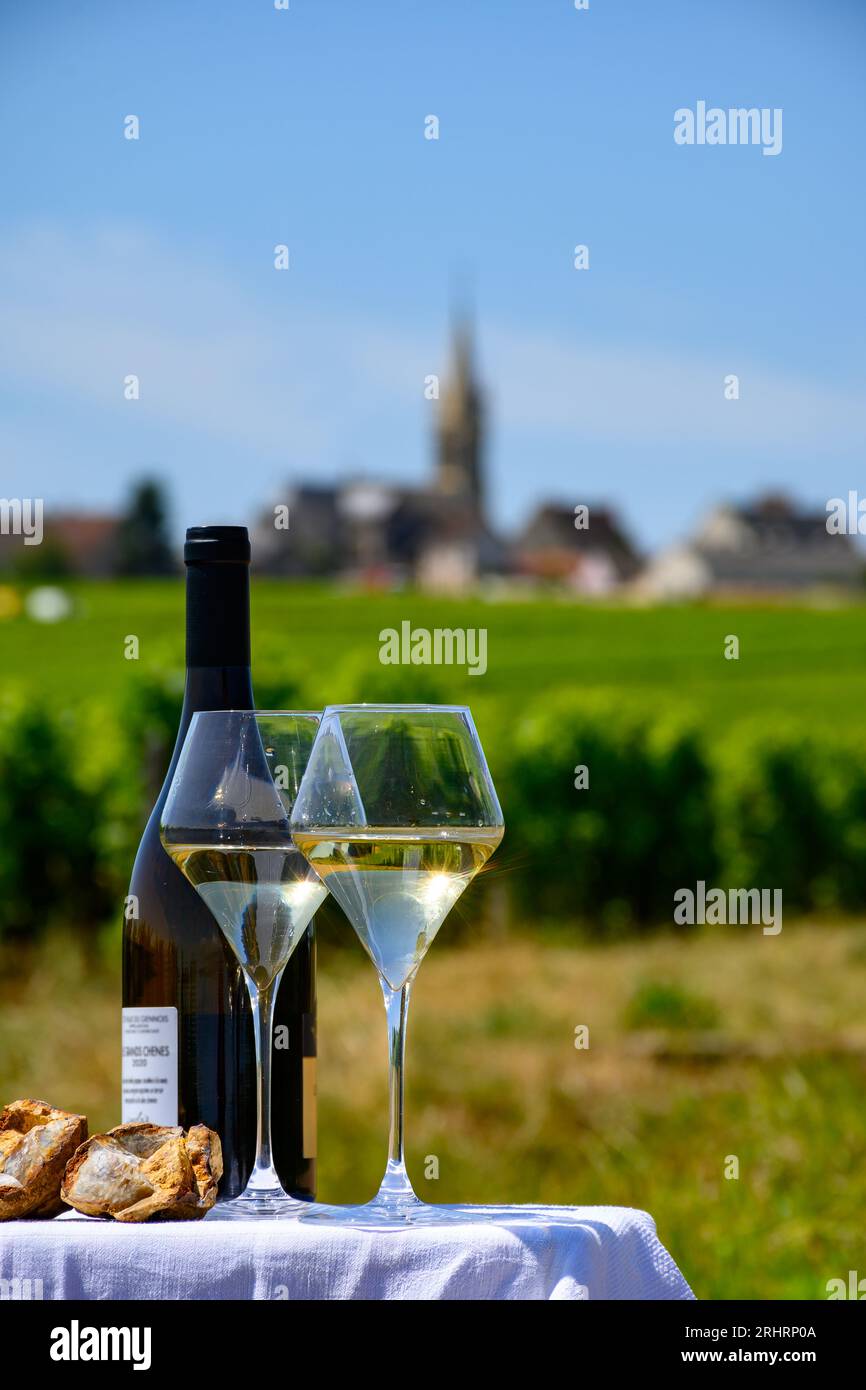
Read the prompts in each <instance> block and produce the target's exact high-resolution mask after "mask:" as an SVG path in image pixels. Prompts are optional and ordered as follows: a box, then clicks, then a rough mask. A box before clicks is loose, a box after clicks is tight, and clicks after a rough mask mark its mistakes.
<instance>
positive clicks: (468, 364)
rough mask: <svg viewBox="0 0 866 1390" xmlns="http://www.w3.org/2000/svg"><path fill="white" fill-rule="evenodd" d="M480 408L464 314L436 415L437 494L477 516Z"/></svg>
mask: <svg viewBox="0 0 866 1390" xmlns="http://www.w3.org/2000/svg"><path fill="white" fill-rule="evenodd" d="M483 423H484V422H483V406H482V400H481V392H480V389H479V387H478V383H477V381H476V378H475V368H474V353H473V335H472V325H471V323H470V321H469V319H468V317H467V316H466V314H465V313H461V314H460V315H459V316H458V317H457V319H456V322H455V326H454V331H453V347H452V365H451V370H450V373H449V376H448V380H447V381H446V384H445V389H444V391H443V394H442V400H441V406H440V412H439V439H438V460H437V469H436V487H437V491H439V492H440V493H443V494H445V495H446V496H449V497H454V498H458V499H460V500H461V501H463V502H465V503H466V505H467V507H470V508H471V509H472V511H473V512H474V513H475V515H476V516H479V517H480V515H481V512H482V507H483V501H484V496H483V479H482V443H483Z"/></svg>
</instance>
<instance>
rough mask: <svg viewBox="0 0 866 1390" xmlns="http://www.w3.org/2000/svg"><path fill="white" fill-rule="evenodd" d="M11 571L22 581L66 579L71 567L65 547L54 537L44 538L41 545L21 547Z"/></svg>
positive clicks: (70, 572)
mask: <svg viewBox="0 0 866 1390" xmlns="http://www.w3.org/2000/svg"><path fill="white" fill-rule="evenodd" d="M11 571H12V573H13V574H14V575H15V577H16V579H21V580H24V581H29V580H33V581H34V582H36V581H37V580H43V579H68V578H69V576H70V575H71V574H72V565H71V563H70V560H69V555H68V553H67V551H66V548H65V546H64V545H63V544H62V542H61V541H59V540H57V539H56V538H55V537H54V536H50V535H49V536H46V537H45V539H44V540H43V542H42V544H41V545H35V546H32V547H31V546H27V545H22V546H21V548H20V549H19V550H18V551H17V553H16V555H15V558H14V560H13V561H12V566H11Z"/></svg>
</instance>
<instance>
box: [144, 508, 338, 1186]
mask: <svg viewBox="0 0 866 1390" xmlns="http://www.w3.org/2000/svg"><path fill="white" fill-rule="evenodd" d="M184 561H185V563H186V570H187V581H186V583H187V589H186V665H187V671H186V688H185V691H184V700H183V709H182V712H181V717H180V728H179V729H178V735H177V741H176V743H175V747H174V753H173V755H172V758H171V763H170V765H169V769H168V772H167V774H166V778H165V782H164V783H163V787H162V790H161V792H160V794H159V797H158V799H157V802H156V805H155V806H154V808H153V811H152V812H151V815H150V819H149V820H148V822H147V826H146V827H145V831H144V834H143V836H142V839H141V844H140V845H139V849H138V854H137V855H136V859H135V864H134V866H133V870H132V879H131V882H130V886H129V895H128V897H127V899H126V904H125V910H124V924H123V1044H122V1077H123V1081H122V1086H123V1119H124V1122H127V1121H134V1120H148V1121H150V1122H151V1123H154V1124H181V1125H183V1126H184V1127H185V1128H186V1127H188V1126H189V1125H191V1124H197V1123H203V1124H206V1125H209V1126H210V1128H211V1129H215V1130H216V1131H217V1133H218V1134H219V1136H220V1140H221V1141H222V1149H223V1162H224V1177H223V1181H222V1183H221V1186H220V1195H221V1196H225V1197H233V1196H236V1195H237V1194H238V1193H239V1192H241V1191H242V1190H243V1187H244V1184H245V1183H246V1180H247V1176H248V1174H249V1171H250V1169H251V1167H252V1163H253V1159H254V1157H255V1141H256V1072H255V1048H254V1041H253V1024H252V1012H251V1009H250V1003H249V997H248V995H247V990H246V986H245V983H244V979H243V975H242V972H241V969H240V966H239V965H238V963H237V961H236V959H235V957H234V955H233V954H232V952H231V949H230V947H229V946H228V944H227V943H226V941H225V938H224V937H223V935H222V932H221V931H220V930H219V927H218V926H217V924H216V922H215V921H214V919H213V917H212V915H211V913H210V912H209V911H208V909H207V908H206V907H205V905H204V903H203V902H202V901H201V899H200V897H199V895H198V894H197V893H196V891H195V889H194V888H193V887H192V886H191V884H189V883H188V882H187V880H186V879H185V878H184V876H183V874H182V873H181V872H180V870H179V869H178V868H177V866H176V865H175V864H173V863H172V861H171V859H170V858H169V856H168V855H167V854H166V852H165V850H164V849H163V847H162V843H161V841H160V838H159V820H160V815H161V813H162V808H163V805H164V803H165V799H166V797H167V795H168V788H169V785H170V783H171V779H172V776H173V774H174V769H175V766H176V764H177V760H178V758H179V756H180V750H181V747H182V746H183V741H184V738H185V736H186V732H187V729H188V728H189V724H190V721H191V719H192V717H193V715H194V714H195V712H196V711H197V710H208V709H253V708H254V702H253V690H252V681H251V677H250V609H249V563H250V543H249V537H248V535H247V532H246V528H245V527H243V526H193V527H191V528H190V529H189V530H188V531H187V533H186V545H185V547H184ZM315 967H316V946H315V925H314V923H312V922H311V923H310V926H309V927H308V928H307V931H306V932H305V934H304V937H303V940H302V941H301V942H300V944H299V945H298V947H297V949H296V950H295V951H294V953H293V955H292V957H291V959H290V960H289V962H288V965H287V966H286V969H285V972H284V974H283V979H282V982H281V984H280V988H279V992H278V994H277V1002H276V1010H275V1018H274V1040H273V1041H274V1051H273V1065H272V1072H271V1076H272V1082H271V1084H272V1130H273V1133H272V1146H273V1154H274V1163H275V1166H276V1168H277V1172H278V1173H279V1175H280V1180H281V1182H282V1184H283V1186H284V1187H285V1189H286V1191H287V1192H290V1193H292V1195H293V1196H296V1197H306V1198H310V1199H312V1198H313V1197H314V1196H315V1183H316V1158H315V1155H316V1099H315V1096H316V1076H315V1066H316V1062H315V1054H316V994H315V989H316V984H315V979H316V976H315Z"/></svg>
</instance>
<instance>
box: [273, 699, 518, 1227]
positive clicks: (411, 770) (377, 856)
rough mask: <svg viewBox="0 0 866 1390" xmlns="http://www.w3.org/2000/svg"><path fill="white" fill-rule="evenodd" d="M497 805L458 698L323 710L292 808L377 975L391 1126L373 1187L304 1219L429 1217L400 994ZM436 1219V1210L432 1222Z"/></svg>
mask: <svg viewBox="0 0 866 1390" xmlns="http://www.w3.org/2000/svg"><path fill="white" fill-rule="evenodd" d="M503 831H504V826H503V820H502V811H501V809H500V806H499V802H498V800H497V797H496V791H495V789H494V786H493V782H492V780H491V777H490V773H489V771H488V769H487V764H486V762H485V759H484V753H483V751H482V748H481V744H480V741H479V739H478V735H477V733H476V731H475V726H474V723H473V721H472V716H471V714H470V712H469V710H468V709H466V708H465V707H463V706H457V705H453V706H441V705H439V706H433V705H333V706H329V707H328V708H327V709H326V710H325V712H324V714H323V715H322V721H321V724H320V726H319V731H318V734H317V736H316V741H315V744H314V746H313V749H312V752H311V754H310V758H309V761H308V763H307V768H306V771H305V773H304V776H303V778H302V780H301V784H300V787H299V789H298V794H297V797H296V799H295V802H294V807H293V811H292V832H293V835H294V840H295V844H296V845H297V847H298V849H299V850H300V851H301V853H302V854H303V855H304V856H305V858H306V859H307V861H308V862H309V864H310V865H311V866H312V868H313V869H314V870H315V871H316V873H317V875H318V876H319V878H320V879H321V880H322V882H323V883H324V885H325V887H326V888H327V889H328V890H329V891H330V892H331V894H332V896H333V897H334V898H335V900H336V901H337V902H338V903H339V905H340V907H341V908H342V909H343V911H344V913H345V914H346V916H347V917H348V919H349V921H350V922H351V924H352V926H353V927H354V929H355V931H356V933H357V935H358V937H359V939H360V941H361V944H362V945H363V947H364V949H365V950H366V952H367V954H368V955H369V956H370V959H371V960H372V961H373V964H374V965H375V967H376V970H377V971H378V974H379V979H380V983H381V986H382V991H383V994H384V997H385V1005H386V1011H387V1015H388V1030H389V1055H390V1063H391V1084H390V1096H391V1131H390V1139H389V1156H388V1167H387V1170H386V1174H385V1178H384V1180H383V1183H382V1186H381V1188H380V1190H379V1193H378V1195H377V1196H376V1197H375V1198H374V1199H373V1201H372V1202H370V1203H367V1204H365V1205H364V1206H361V1207H350V1208H327V1209H319V1210H318V1211H315V1212H311V1213H308V1214H307V1219H311V1220H312V1219H315V1220H333V1221H341V1222H346V1223H349V1224H355V1225H398V1226H402V1225H405V1224H407V1223H409V1222H413V1221H420V1220H428V1219H432V1218H431V1213H433V1214H434V1216H435V1213H436V1211H437V1209H436V1208H430V1207H428V1206H427V1205H426V1204H425V1203H423V1202H421V1201H419V1199H418V1198H417V1197H416V1196H415V1193H414V1192H413V1191H412V1187H411V1184H410V1182H409V1177H408V1174H407V1173H406V1168H405V1162H404V1157H403V1058H404V1049H405V1027H406V1013H407V1008H408V1001H409V991H410V988H411V984H412V981H413V979H414V977H415V974H416V972H417V970H418V967H419V965H420V963H421V961H422V960H423V958H424V955H425V954H426V952H427V950H428V949H429V946H430V944H431V942H432V941H433V939H434V937H435V936H436V934H437V932H438V931H439V929H440V927H441V925H442V923H443V922H444V920H445V918H446V917H447V915H448V913H449V912H450V911H451V908H452V907H453V906H454V904H455V903H456V902H457V900H458V898H459V897H460V896H461V894H462V893H463V892H464V891H465V889H466V888H467V887H468V886H469V884H470V883H471V882H472V880H473V879H474V878H475V876H476V874H477V873H478V872H479V870H480V869H482V868H483V866H484V865H485V864H486V862H487V860H488V859H489V858H490V856H491V854H492V853H493V851H494V850H495V848H496V846H497V845H498V844H499V841H500V840H501V839H502V835H503ZM440 1219H441V1218H440Z"/></svg>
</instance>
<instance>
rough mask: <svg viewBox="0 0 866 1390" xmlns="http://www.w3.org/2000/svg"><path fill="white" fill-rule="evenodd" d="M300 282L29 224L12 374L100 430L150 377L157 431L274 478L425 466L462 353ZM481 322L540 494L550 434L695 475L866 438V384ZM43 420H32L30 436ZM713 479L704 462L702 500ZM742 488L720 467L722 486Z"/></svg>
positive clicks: (109, 237) (8, 355) (508, 427)
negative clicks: (427, 433) (649, 455)
mask: <svg viewBox="0 0 866 1390" xmlns="http://www.w3.org/2000/svg"><path fill="white" fill-rule="evenodd" d="M292 276H293V272H292V271H289V272H288V273H287V274H286V275H283V274H280V273H278V272H275V271H273V270H270V269H269V267H268V266H267V264H266V263H263V268H262V271H261V275H260V277H259V278H258V279H256V280H248V281H246V282H243V283H242V282H240V281H239V280H238V279H237V278H236V276H235V275H233V274H232V271H231V270H230V269H229V268H228V267H224V266H221V265H219V264H216V263H214V261H213V260H211V259H209V258H208V257H207V256H206V255H205V254H202V255H201V256H200V257H197V256H195V255H194V254H186V255H185V256H180V255H178V254H177V253H176V252H175V251H174V250H172V249H170V248H168V247H166V246H165V245H164V244H163V243H161V242H160V241H159V240H158V239H156V238H154V237H152V236H150V235H148V234H146V233H144V232H141V231H139V230H137V229H135V228H129V227H103V228H100V229H95V230H93V231H92V232H91V233H89V234H86V235H85V234H81V235H79V236H77V237H76V236H72V235H70V234H69V232H68V231H66V230H65V229H62V228H60V227H42V228H36V229H32V228H31V229H30V230H29V231H28V232H27V233H26V234H24V233H22V234H20V235H19V236H18V237H17V238H16V239H11V240H8V241H7V243H6V245H4V246H0V294H2V298H3V301H4V303H5V309H4V318H5V331H4V334H3V336H2V339H0V368H2V372H3V375H4V378H5V380H6V382H7V384H8V383H18V384H20V385H23V386H25V387H26V389H27V392H28V395H29V396H30V398H31V399H35V400H37V401H38V400H40V399H42V401H43V402H44V408H43V411H42V414H43V416H44V417H45V418H46V419H48V418H50V419H53V420H54V421H55V422H56V421H57V420H58V419H62V417H63V413H64V409H65V408H69V410H70V413H73V412H74V414H75V417H76V419H77V421H78V423H79V428H81V420H82V416H83V417H84V418H85V419H86V418H87V416H88V412H89V411H90V410H91V409H92V410H93V412H95V413H94V416H93V433H94V435H98V433H99V429H100V426H101V425H103V424H104V423H105V422H106V421H111V420H116V421H120V420H125V419H128V418H129V417H128V415H127V416H126V417H123V416H122V414H121V412H124V411H127V412H128V411H129V409H130V406H129V405H128V403H126V402H125V401H124V399H123V389H122V383H123V379H124V377H125V376H126V375H127V374H129V373H135V374H136V375H138V376H139V377H140V379H141V401H140V402H139V405H138V406H136V407H133V408H135V409H138V408H140V409H141V412H142V413H141V417H140V418H141V421H142V423H143V424H144V423H146V422H150V423H152V424H155V425H157V426H159V427H163V428H168V429H170V430H183V431H184V432H185V433H186V435H187V437H189V436H191V437H193V438H196V437H198V438H199V439H200V440H201V442H202V445H203V446H206V445H207V444H208V442H209V441H213V440H216V439H218V440H220V441H221V443H222V444H223V445H226V444H227V445H229V446H236V449H237V452H238V453H241V452H242V455H243V456H244V457H250V456H252V457H255V458H257V459H258V460H259V462H260V463H262V464H263V465H264V472H265V473H266V474H267V475H268V476H269V477H276V476H279V475H281V474H283V473H288V472H292V471H293V470H294V469H295V468H296V467H297V466H298V465H300V466H301V467H302V468H304V469H306V470H307V471H309V470H315V471H321V470H324V471H327V472H331V473H333V472H334V471H336V470H337V469H338V468H339V467H341V466H344V465H345V464H346V462H347V461H351V462H353V463H354V464H355V466H362V467H366V468H369V469H370V470H371V471H377V470H384V471H385V472H387V473H391V474H393V473H395V472H397V471H399V469H400V467H401V464H402V462H403V461H404V460H405V458H406V457H407V456H409V455H410V454H411V455H413V456H414V457H415V458H416V459H419V458H420V449H419V442H418V436H419V433H420V431H421V429H423V424H422V423H421V422H422V421H423V418H424V417H423V405H422V401H423V394H422V393H423V381H424V378H425V376H426V375H427V374H428V373H430V372H436V371H438V372H443V371H444V370H445V369H446V363H445V361H444V360H443V354H444V352H445V349H446V346H447V344H445V343H444V342H443V341H442V340H441V339H440V338H438V337H437V336H436V335H435V333H434V334H433V335H432V336H431V333H429V332H427V331H426V329H425V328H424V327H420V326H414V325H413V326H412V327H411V328H407V326H406V323H405V321H401V322H399V323H394V322H391V323H389V322H385V321H381V322H370V321H369V320H368V319H362V318H360V317H359V316H358V314H357V313H356V312H353V311H352V310H351V308H347V309H346V311H345V312H335V311H334V310H333V308H331V309H330V310H329V311H327V312H322V311H320V310H319V309H317V308H314V307H312V306H311V305H310V304H309V303H306V302H303V300H302V294H303V286H302V282H298V281H296V280H294V279H293V278H292ZM479 331H480V340H481V365H482V373H483V376H484V378H485V382H486V385H487V386H488V389H489V391H490V394H491V396H492V397H493V410H494V418H495V425H496V438H497V443H498V445H499V446H500V447H501V448H502V449H503V452H505V453H507V451H508V442H509V439H510V438H512V437H514V438H519V437H521V436H522V437H525V436H526V434H527V432H529V433H531V436H532V438H533V439H534V440H536V441H537V442H538V445H539V450H538V452H539V457H540V460H541V461H540V465H539V468H538V472H537V477H535V476H534V477H533V479H531V480H528V481H527V480H525V479H524V480H523V481H522V483H521V489H522V491H521V496H522V497H523V499H524V504H525V502H526V500H527V499H528V497H529V494H528V492H527V489H528V488H530V486H532V485H534V486H536V487H539V488H544V490H545V491H549V490H551V489H552V487H553V485H554V483H555V479H554V478H552V477H551V476H550V470H547V472H545V465H544V462H543V459H544V453H545V445H546V444H547V445H550V446H551V447H552V446H554V445H555V446H556V447H558V448H559V449H560V451H561V450H562V448H563V446H564V447H566V448H568V447H570V445H571V444H575V445H577V444H580V443H581V442H583V443H589V444H591V445H594V446H613V447H626V448H628V449H631V448H633V449H634V450H635V454H636V455H637V454H639V453H640V451H646V450H655V451H656V456H657V455H658V451H659V450H660V449H661V450H667V449H670V450H671V451H676V450H679V453H680V456H681V457H684V456H688V454H689V451H691V450H693V451H694V461H695V462H694V467H695V471H696V472H698V471H700V470H701V469H702V468H703V466H704V465H703V460H704V458H705V457H706V456H707V455H708V454H712V455H713V456H714V457H715V458H716V459H718V457H719V449H720V447H721V448H722V449H725V450H728V451H729V452H730V457H731V459H735V458H737V457H739V456H741V455H742V454H743V452H744V451H748V453H749V454H750V455H751V457H752V458H753V459H754V458H764V459H765V460H766V461H767V463H768V464H773V465H775V463H776V462H777V461H782V462H784V461H785V460H796V459H799V460H804V459H813V460H815V462H816V464H817V462H818V461H819V460H820V458H822V457H827V456H828V454H832V453H833V452H834V451H840V452H848V453H849V454H850V453H851V452H852V451H853V450H856V449H861V448H862V447H863V445H864V444H866V405H864V403H863V401H862V399H861V397H860V395H859V394H855V393H854V392H853V390H852V391H848V390H844V389H841V388H837V387H835V386H834V385H833V384H832V383H827V382H822V381H820V380H818V379H815V378H813V377H803V378H800V379H797V378H795V377H793V376H790V375H783V374H780V373H778V372H775V371H774V370H772V369H771V368H770V367H768V366H767V365H766V364H764V363H760V362H753V361H750V360H749V359H748V357H747V355H746V353H745V352H744V354H743V358H742V360H736V361H732V360H728V359H727V357H726V358H725V359H724V360H722V358H721V357H720V356H719V354H717V353H716V352H714V351H713V350H712V349H706V350H704V351H701V350H700V349H699V348H698V349H695V348H694V346H693V345H691V344H684V345H683V348H682V351H681V352H679V353H672V352H667V353H666V354H664V355H663V354H660V353H658V352H656V351H654V350H653V349H652V348H651V347H650V346H648V345H640V344H634V343H623V344H621V345H613V346H612V345H611V344H610V343H605V344H597V343H593V342H591V341H587V340H585V339H581V338H580V337H579V335H578V334H577V333H575V336H574V338H571V339H566V338H564V337H563V336H562V335H558V334H556V333H554V332H553V331H550V330H545V329H543V328H540V327H532V326H520V327H516V326H515V325H514V324H513V323H507V322H487V321H484V322H482V323H481V324H480V325H479ZM728 372H736V373H738V375H739V377H740V399H739V400H738V401H735V402H730V401H726V400H725V399H724V397H723V378H724V376H725V374H726V373H728ZM64 402H65V403H66V406H65V405H64ZM38 425H39V421H38V419H34V429H36V430H37V433H38ZM85 428H86V426H85ZM25 429H26V426H25V425H23V424H22V423H21V421H18V422H17V425H16V430H17V436H18V438H19V440H20V438H21V435H22V431H25ZM403 431H405V445H404V443H403V436H402V435H401V432H403ZM384 434H387V441H388V442H387V444H384V445H383V446H382V447H379V444H380V440H382V438H383V435H384ZM425 443H426V441H425ZM78 453H79V455H80V453H81V443H80V441H79V445H78ZM203 453H206V450H205V448H204V447H203ZM493 464H494V467H495V466H496V460H495V459H494V460H493ZM259 481H261V480H259ZM708 481H709V482H710V485H711V486H712V485H713V483H712V480H711V479H708V478H707V476H706V473H704V476H703V477H702V484H703V486H702V489H701V491H704V490H705V488H706V485H707V483H708ZM727 481H728V479H727V476H724V477H721V476H720V477H719V478H718V479H717V480H716V483H715V486H716V488H717V490H718V491H723V490H724V488H725V486H726V483H727ZM240 485H241V487H242V486H243V480H241V482H240ZM250 491H252V487H250Z"/></svg>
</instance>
